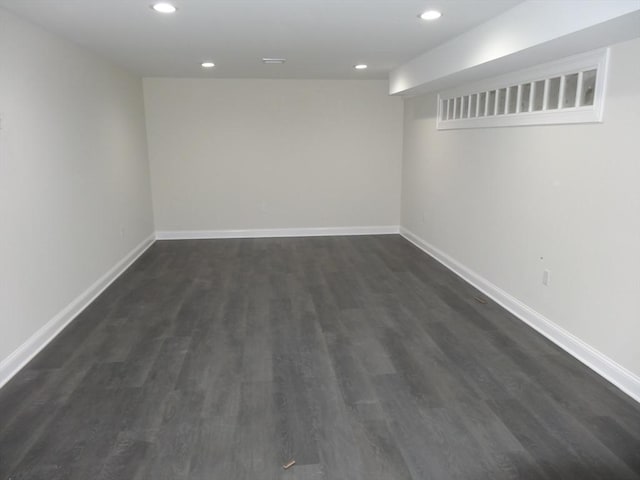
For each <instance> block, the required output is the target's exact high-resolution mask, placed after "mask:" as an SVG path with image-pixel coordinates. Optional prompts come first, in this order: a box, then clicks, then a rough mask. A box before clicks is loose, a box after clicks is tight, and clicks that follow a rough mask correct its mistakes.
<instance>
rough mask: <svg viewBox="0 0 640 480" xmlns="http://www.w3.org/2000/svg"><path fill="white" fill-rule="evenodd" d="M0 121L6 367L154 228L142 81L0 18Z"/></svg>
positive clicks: (0, 327) (1, 321)
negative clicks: (9, 361)
mask: <svg viewBox="0 0 640 480" xmlns="http://www.w3.org/2000/svg"><path fill="white" fill-rule="evenodd" d="M0 119H1V122H2V124H1V130H0V219H1V221H0V242H1V246H0V367H3V368H12V367H15V366H16V365H7V362H6V360H7V358H8V357H9V356H10V355H11V354H12V352H15V351H16V349H18V347H20V346H21V345H23V344H24V342H25V341H26V340H27V339H29V338H30V337H32V336H33V335H34V333H36V331H38V330H39V329H41V328H42V327H43V326H45V324H47V322H48V321H50V320H51V319H53V317H54V316H56V315H57V314H58V313H59V312H61V310H63V309H64V308H65V307H67V306H68V305H69V303H70V302H72V301H73V300H74V299H76V298H77V297H78V295H80V294H81V293H82V292H83V291H85V290H86V289H87V288H88V287H89V286H90V285H92V284H93V283H94V282H95V281H96V280H97V279H98V278H100V277H101V276H102V275H103V274H105V272H107V271H108V270H109V269H110V268H111V267H113V266H114V264H116V263H117V262H118V261H119V260H121V259H122V258H123V257H125V255H126V254H127V253H128V252H130V251H131V250H132V249H133V248H134V247H135V246H137V245H138V244H140V242H141V241H142V240H143V239H145V238H146V237H148V236H149V235H150V234H151V233H152V232H153V219H152V213H151V201H150V186H149V173H148V161H147V150H146V135H145V126H144V105H143V96H142V82H141V80H140V79H138V78H135V77H132V76H130V75H128V74H127V73H125V72H123V71H122V70H119V69H117V68H115V67H113V66H111V65H110V64H107V63H105V62H104V61H101V60H100V59H97V58H95V56H93V55H91V54H90V53H88V52H86V51H84V50H83V49H81V48H79V47H77V46H75V45H73V44H71V43H68V42H66V41H63V40H61V39H59V38H57V37H55V36H52V35H50V34H48V33H47V32H45V31H43V30H42V29H40V28H39V27H36V26H34V25H32V24H29V23H26V22H24V21H22V20H20V19H18V18H17V17H15V16H13V15H12V14H9V13H8V12H6V11H4V10H2V9H0ZM121 229H123V233H124V235H123V238H121V234H120V231H121ZM31 347H34V345H31ZM3 360H5V362H4V364H3V363H2V362H3ZM0 370H2V368H0ZM7 373H8V372H6V371H5V372H3V371H0V383H1V381H2V380H3V378H2V375H3V374H7Z"/></svg>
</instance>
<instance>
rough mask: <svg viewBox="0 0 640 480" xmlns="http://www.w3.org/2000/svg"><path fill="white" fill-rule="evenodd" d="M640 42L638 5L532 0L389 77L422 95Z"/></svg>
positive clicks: (394, 87)
mask: <svg viewBox="0 0 640 480" xmlns="http://www.w3.org/2000/svg"><path fill="white" fill-rule="evenodd" d="M635 37H640V0H602V1H584V0H559V1H555V2H549V1H539V0H528V1H526V2H523V3H521V4H519V5H516V6H515V7H513V8H511V9H510V10H507V11H506V12H504V13H503V14H501V15H499V16H497V17H495V18H493V19H491V20H489V21H487V22H485V23H483V24H482V25H479V26H478V27H476V28H474V29H472V30H469V31H468V32H466V33H464V34H462V35H459V36H458V37H456V38H454V39H453V40H450V41H448V42H446V43H444V44H442V45H440V46H439V47H436V48H434V49H432V50H429V51H427V52H426V53H424V54H422V55H420V56H418V57H416V58H415V59H413V60H411V61H410V62H408V63H406V64H404V65H402V66H400V67H398V68H396V69H395V70H393V71H392V72H391V73H390V75H389V93H390V94H391V95H397V94H401V95H418V94H422V93H426V92H430V91H435V90H440V89H443V88H451V87H455V86H457V85H460V84H462V83H467V82H474V81H477V80H481V79H483V78H487V77H491V76H496V75H501V74H504V73H506V72H509V71H514V70H519V69H522V68H526V67H530V66H531V65H535V64H539V63H544V62H548V61H551V60H555V59H558V58H562V57H566V56H569V55H573V54H576V53H581V52H585V51H588V50H594V49H596V48H600V47H604V46H607V45H611V44H613V43H617V42H622V41H625V40H630V39H632V38H635Z"/></svg>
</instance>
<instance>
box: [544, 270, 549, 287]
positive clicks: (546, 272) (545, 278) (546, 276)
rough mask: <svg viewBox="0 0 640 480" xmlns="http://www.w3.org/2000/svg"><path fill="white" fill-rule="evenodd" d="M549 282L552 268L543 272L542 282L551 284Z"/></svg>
mask: <svg viewBox="0 0 640 480" xmlns="http://www.w3.org/2000/svg"><path fill="white" fill-rule="evenodd" d="M549 283H551V270H545V271H543V272H542V284H543V285H545V286H549Z"/></svg>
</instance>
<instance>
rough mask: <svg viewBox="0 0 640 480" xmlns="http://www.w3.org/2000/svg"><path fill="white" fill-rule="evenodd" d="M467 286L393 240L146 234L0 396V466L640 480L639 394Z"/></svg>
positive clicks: (49, 470) (339, 478)
mask: <svg viewBox="0 0 640 480" xmlns="http://www.w3.org/2000/svg"><path fill="white" fill-rule="evenodd" d="M476 295H479V292H477V291H476V290H475V289H473V288H472V287H471V286H469V285H468V284H466V283H464V282H463V281H462V280H460V279H459V278H457V277H456V276H454V275H453V274H451V273H450V272H449V271H447V270H446V269H445V268H444V267H442V266H441V265H440V264H438V263H437V262H435V261H434V260H432V259H430V258H429V257H428V256H426V255H425V254H423V253H422V252H420V251H419V250H418V249H416V248H415V247H414V246H412V245H411V244H409V243H408V242H407V241H406V240H404V239H403V238H401V237H399V236H397V235H387V236H361V237H321V238H285V239H242V240H200V241H170V242H157V243H156V244H155V245H154V246H153V247H151V249H149V251H147V253H145V254H144V255H143V256H142V257H141V258H140V260H138V261H137V262H136V263H135V264H134V265H133V266H132V267H131V268H130V269H129V270H128V271H127V272H126V273H125V274H124V275H123V276H121V277H120V278H119V279H118V280H117V281H116V282H115V283H114V284H113V285H112V286H111V287H110V288H109V289H107V290H106V291H105V292H104V293H103V294H102V295H101V296H100V297H99V298H98V299H96V301H95V302H94V303H93V304H92V305H90V306H89V307H88V308H87V309H86V310H85V311H84V312H83V313H82V314H81V315H80V316H79V317H78V318H77V319H76V320H75V321H74V322H73V323H72V324H71V325H70V326H69V327H68V328H67V329H66V330H65V331H64V332H63V333H62V334H61V335H60V336H59V337H58V338H56V339H55V340H54V341H53V342H52V343H51V344H50V345H49V346H48V347H47V348H46V349H45V350H44V351H43V352H42V353H40V354H39V355H38V356H37V357H36V358H35V359H34V360H33V361H32V362H31V363H30V364H29V365H28V366H27V367H26V368H25V369H24V370H23V371H21V372H20V373H19V374H18V375H17V376H16V377H14V379H13V380H12V381H11V382H10V383H9V384H7V385H6V386H5V387H4V388H3V389H2V390H0V479H11V480H18V479H29V480H38V479H43V480H44V479H46V480H56V479H60V480H62V479H65V480H70V479H82V480H93V479H97V480H114V479H118V480H129V479H135V480H146V479H153V480H162V479H171V480H181V479H193V480H200V479H207V480H211V479H223V480H234V479H247V480H249V479H251V480H271V479H279V480H280V479H281V480H294V479H296V480H352V479H353V480H356V479H362V480H383V479H384V480H409V479H413V480H422V479H445V480H449V479H454V480H455V479H464V480H479V479H491V480H499V479H580V480H589V479H606V480H611V479H638V478H640V405H639V404H637V403H635V402H634V401H632V400H631V399H630V398H628V397H626V396H625V395H624V394H623V393H621V392H620V391H619V390H617V389H616V388H615V387H613V386H612V385H610V384H608V383H607V382H606V381H604V380H603V379H602V378H600V377H599V376H598V375H596V374H595V373H593V372H592V371H590V370H589V369H587V368H586V367H584V366H583V365H582V364H580V363H579V362H578V361H576V360H575V359H573V358H572V357H570V356H569V355H567V354H566V353H564V352H562V351H561V350H559V349H558V348H557V347H555V346H554V345H553V344H551V343H550V342H549V341H547V340H546V339H544V338H543V337H541V336H540V335H538V334H537V333H535V332H534V331H533V330H531V329H529V328H528V327H527V326H525V325H524V324H523V323H522V322H520V321H519V320H517V319H515V318H513V317H512V316H511V315H510V314H509V313H507V312H506V311H504V310H503V309H502V308H500V307H499V306H498V305H496V304H494V303H493V302H491V301H489V302H488V303H487V304H481V303H478V302H477V301H475V300H474V299H473V297H474V296H476ZM34 301H37V299H34ZM291 459H295V461H296V465H295V466H294V467H292V468H291V469H289V470H286V471H285V470H283V469H282V467H281V465H282V464H284V463H286V462H287V461H289V460H291Z"/></svg>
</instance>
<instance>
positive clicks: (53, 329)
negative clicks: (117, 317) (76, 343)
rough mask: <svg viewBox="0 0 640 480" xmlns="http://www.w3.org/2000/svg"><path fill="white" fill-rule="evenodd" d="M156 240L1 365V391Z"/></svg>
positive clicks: (117, 266)
mask: <svg viewBox="0 0 640 480" xmlns="http://www.w3.org/2000/svg"><path fill="white" fill-rule="evenodd" d="M154 241H155V234H152V235H151V236H149V237H147V238H146V239H145V240H143V241H142V242H141V243H140V244H139V245H137V246H136V247H135V248H134V249H133V250H131V251H130V252H129V253H128V254H127V255H126V256H125V257H124V258H123V259H122V260H120V261H119V262H118V263H116V264H115V265H114V266H113V267H111V268H110V269H109V271H107V272H106V273H105V274H104V275H102V276H101V277H100V278H99V279H98V280H96V281H95V282H94V283H93V285H91V286H90V287H89V288H87V289H86V290H85V291H84V292H82V293H81V294H80V295H78V296H77V297H76V298H75V299H74V300H73V301H72V302H71V303H69V304H68V305H67V306H66V307H65V308H63V309H62V310H61V311H60V312H58V314H56V315H55V316H54V317H53V318H52V319H51V320H49V321H48V322H47V323H46V324H44V325H43V326H42V327H40V329H38V330H37V331H36V332H35V333H34V334H33V335H31V337H29V339H27V341H26V342H24V343H23V344H22V345H20V346H19V347H18V348H17V349H16V350H15V351H14V352H13V353H11V354H10V355H9V356H8V357H7V358H5V359H4V360H2V362H0V388H2V386H3V385H4V384H5V383H7V382H8V381H9V380H11V378H12V377H13V376H14V375H15V374H16V373H18V372H19V371H20V370H21V369H22V368H23V367H24V366H25V365H26V364H27V363H28V362H29V361H30V360H31V359H32V358H33V357H35V356H36V355H37V354H38V352H40V351H41V350H42V349H43V348H44V347H46V346H47V344H48V343H49V342H51V340H53V339H54V338H55V337H56V336H57V335H58V334H59V333H60V332H61V331H62V330H63V329H64V328H65V327H66V326H67V325H68V324H69V323H71V321H72V320H73V319H74V318H76V317H77V316H78V315H79V314H80V313H81V312H82V311H83V310H84V309H85V308H87V306H89V304H90V303H91V302H93V300H95V298H96V297H97V296H98V295H100V294H101V293H102V292H103V291H104V290H105V289H106V288H107V287H108V286H109V285H111V283H113V281H114V280H115V279H116V278H118V277H119V276H120V275H121V274H122V273H123V272H124V271H125V270H126V269H127V268H129V266H131V264H132V263H133V262H135V261H136V260H137V259H138V257H140V255H142V254H143V253H144V252H145V251H146V250H147V249H148V248H149V247H150V246H151V245H152V244H153V243H154Z"/></svg>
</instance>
